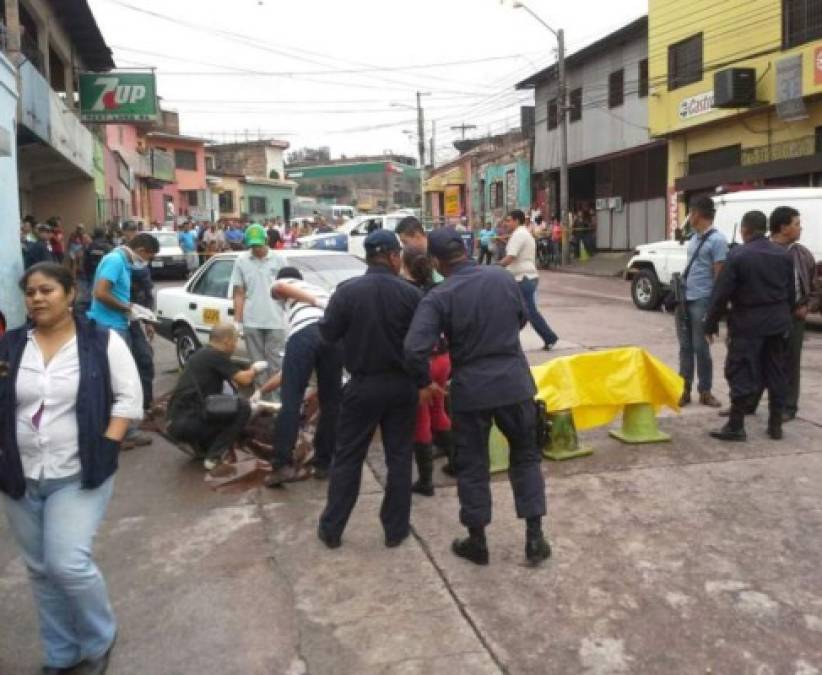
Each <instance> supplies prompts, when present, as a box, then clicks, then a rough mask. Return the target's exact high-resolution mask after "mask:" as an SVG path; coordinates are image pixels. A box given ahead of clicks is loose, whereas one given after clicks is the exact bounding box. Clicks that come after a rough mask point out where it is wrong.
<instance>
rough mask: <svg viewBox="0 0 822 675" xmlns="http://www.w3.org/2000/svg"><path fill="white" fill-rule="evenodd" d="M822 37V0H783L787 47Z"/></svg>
mask: <svg viewBox="0 0 822 675" xmlns="http://www.w3.org/2000/svg"><path fill="white" fill-rule="evenodd" d="M820 38H822V0H782V44H783V46H784V47H785V49H789V48H791V47H796V46H797V45H802V44H805V43H806V42H810V41H812V40H818V39H820Z"/></svg>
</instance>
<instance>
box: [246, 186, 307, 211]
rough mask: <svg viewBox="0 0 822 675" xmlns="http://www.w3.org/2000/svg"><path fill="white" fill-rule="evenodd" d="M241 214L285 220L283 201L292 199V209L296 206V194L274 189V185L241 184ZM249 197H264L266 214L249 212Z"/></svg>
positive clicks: (287, 189)
mask: <svg viewBox="0 0 822 675" xmlns="http://www.w3.org/2000/svg"><path fill="white" fill-rule="evenodd" d="M241 192H242V194H241V195H240V213H242V214H248V215H249V216H251V217H253V218H258V219H263V218H277V217H280V218H284V217H285V212H284V209H283V200H285V199H290V200H291V205H292V209H293V206H294V192H293V191H292V190H291V189H289V188H282V187H274V186H272V185H255V184H250V183H242V184H241ZM249 197H264V198H265V202H266V203H265V205H266V212H265V213H251V212H250V211H249V210H248V203H249V200H248V198H249Z"/></svg>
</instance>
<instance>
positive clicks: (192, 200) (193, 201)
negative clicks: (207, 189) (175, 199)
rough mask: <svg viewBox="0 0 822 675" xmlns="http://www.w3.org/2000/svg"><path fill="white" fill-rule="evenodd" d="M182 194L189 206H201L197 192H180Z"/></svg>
mask: <svg viewBox="0 0 822 675" xmlns="http://www.w3.org/2000/svg"><path fill="white" fill-rule="evenodd" d="M180 194H181V195H182V196H183V199H185V200H186V204H188V205H189V206H195V207H196V206H199V205H200V199H199V195H198V194H197V190H180Z"/></svg>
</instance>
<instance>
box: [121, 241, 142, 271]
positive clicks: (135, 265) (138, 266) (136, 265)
mask: <svg viewBox="0 0 822 675" xmlns="http://www.w3.org/2000/svg"><path fill="white" fill-rule="evenodd" d="M121 248H122V249H123V250H124V251H125V252H126V254H127V255H128V257H129V259H130V262H131V269H133V270H144V269H146V268H147V267H148V262H146V261H145V260H143V259H142V258H141V257H140V256H139V255H137V254H136V253H135V252H134V251H132V250H131V249H130V248H129V247H128V246H122V247H121Z"/></svg>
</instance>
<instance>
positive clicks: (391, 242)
mask: <svg viewBox="0 0 822 675" xmlns="http://www.w3.org/2000/svg"><path fill="white" fill-rule="evenodd" d="M363 245H364V246H365V248H366V249H368V252H369V253H386V252H387V251H401V250H402V246H400V240H399V239H398V238H397V235H396V234H394V233H393V232H390V231H389V230H382V229H380V230H374V231H373V232H372V233H371V234H369V235H368V236H367V237H366V238H365V241H364V242H363Z"/></svg>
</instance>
